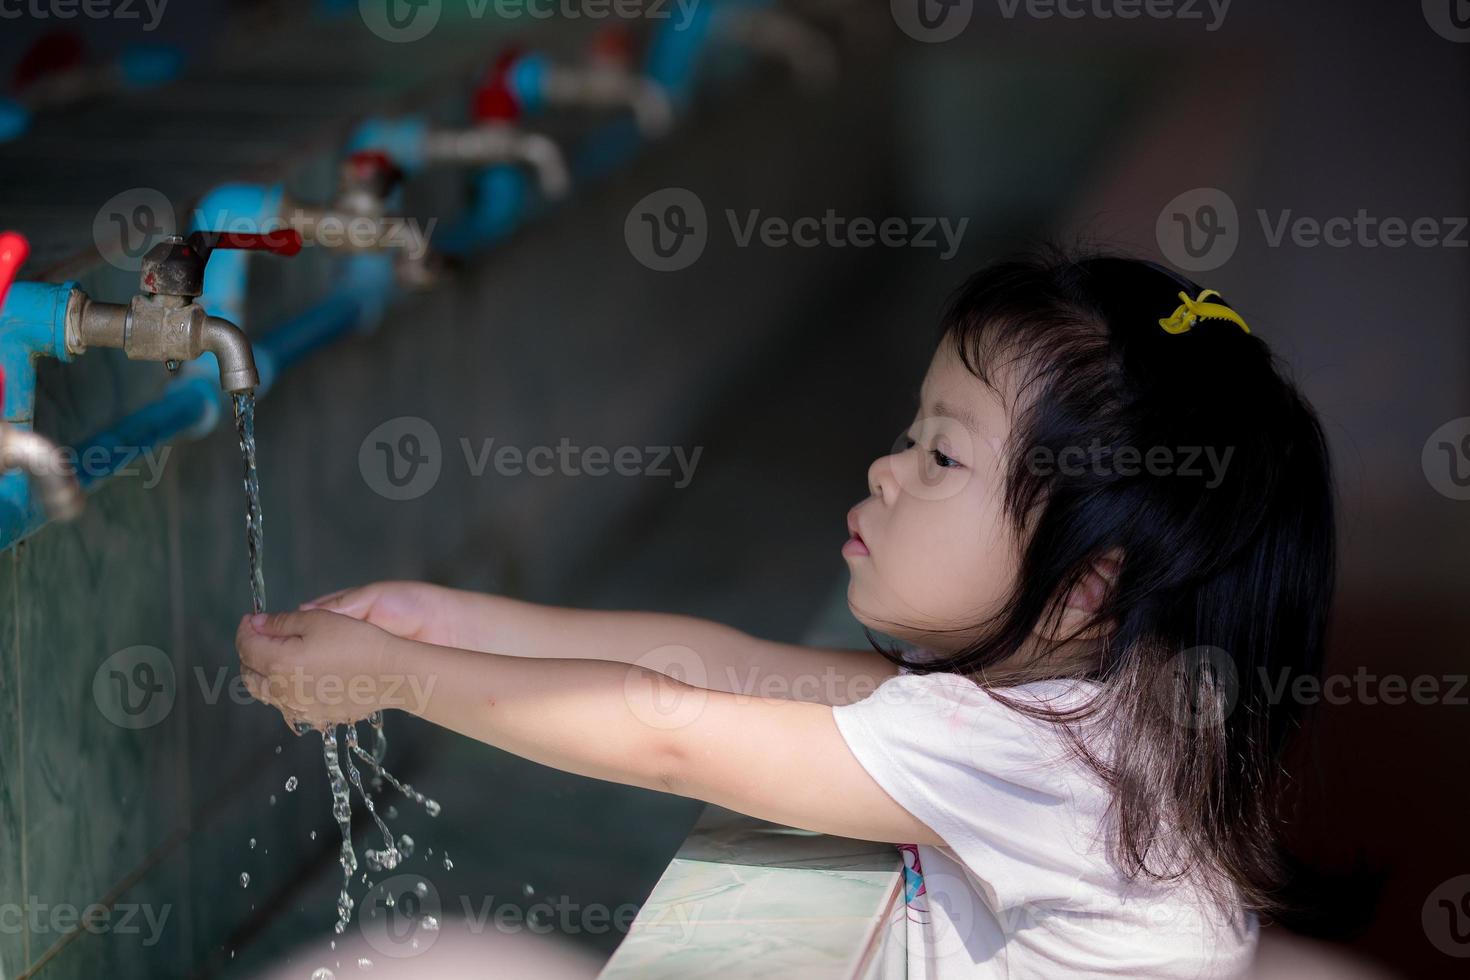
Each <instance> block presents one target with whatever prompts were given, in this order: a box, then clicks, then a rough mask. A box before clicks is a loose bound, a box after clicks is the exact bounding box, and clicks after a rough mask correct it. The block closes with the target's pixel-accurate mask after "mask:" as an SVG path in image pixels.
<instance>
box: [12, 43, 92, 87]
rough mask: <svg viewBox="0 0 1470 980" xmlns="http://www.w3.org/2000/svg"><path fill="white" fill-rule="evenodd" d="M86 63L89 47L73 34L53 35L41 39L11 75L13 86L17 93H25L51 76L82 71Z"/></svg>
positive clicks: (24, 56)
mask: <svg viewBox="0 0 1470 980" xmlns="http://www.w3.org/2000/svg"><path fill="white" fill-rule="evenodd" d="M86 63H87V47H86V45H85V44H84V43H83V42H82V39H81V37H80V36H79V35H78V34H76V32H74V31H51V32H50V33H48V34H43V35H41V37H40V38H38V39H37V40H36V43H35V44H32V45H31V46H30V47H29V48H28V49H27V50H26V53H25V54H23V55H21V59H20V62H19V63H18V64H17V65H16V66H15V72H14V73H13V74H12V75H11V84H12V85H13V86H14V87H15V90H16V91H17V92H20V91H24V90H25V89H27V88H29V87H31V86H32V85H34V84H35V83H36V82H39V81H41V80H42V79H44V78H46V76H48V75H63V74H66V73H67V72H73V71H76V70H78V69H80V68H82V67H83V66H84V65H85V64H86Z"/></svg>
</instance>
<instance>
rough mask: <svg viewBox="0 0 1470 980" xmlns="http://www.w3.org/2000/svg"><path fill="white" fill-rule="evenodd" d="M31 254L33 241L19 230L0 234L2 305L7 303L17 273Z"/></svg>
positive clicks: (0, 301) (0, 292)
mask: <svg viewBox="0 0 1470 980" xmlns="http://www.w3.org/2000/svg"><path fill="white" fill-rule="evenodd" d="M30 254H31V243H30V242H28V241H26V237H25V236H24V235H22V234H20V233H19V232H15V231H7V232H4V233H3V234H0V307H3V306H4V305H5V294H6V293H8V292H10V284H11V283H13V282H15V274H16V273H17V272H18V271H20V267H21V266H22V265H24V264H25V261H26V258H27V256H29V255H30Z"/></svg>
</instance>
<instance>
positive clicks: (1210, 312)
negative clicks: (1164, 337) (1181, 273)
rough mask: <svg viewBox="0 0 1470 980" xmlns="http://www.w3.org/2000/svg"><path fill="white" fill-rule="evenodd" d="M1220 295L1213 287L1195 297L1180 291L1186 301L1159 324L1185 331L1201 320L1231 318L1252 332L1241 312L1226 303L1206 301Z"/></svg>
mask: <svg viewBox="0 0 1470 980" xmlns="http://www.w3.org/2000/svg"><path fill="white" fill-rule="evenodd" d="M1219 295H1220V294H1219V293H1217V292H1215V291H1214V290H1213V289H1206V290H1203V291H1202V292H1201V293H1200V294H1199V295H1198V296H1196V297H1195V298H1194V299H1190V298H1189V294H1188V293H1180V294H1179V298H1180V299H1181V300H1183V301H1184V302H1183V304H1182V305H1181V306H1180V307H1179V309H1177V310H1175V311H1174V315H1173V316H1171V317H1169V318H1167V319H1164V320H1160V321H1159V326H1161V327H1163V328H1164V329H1165V330H1167V331H1168V332H1169V333H1185V332H1186V331H1188V330H1189V328H1190V327H1192V326H1194V325H1195V324H1196V323H1198V322H1199V321H1201V320H1229V321H1230V322H1231V323H1234V324H1236V325H1237V326H1239V327H1240V329H1242V330H1244V331H1245V332H1246V333H1250V332H1251V328H1250V327H1248V326H1246V325H1245V321H1244V320H1242V319H1241V318H1240V314H1239V313H1237V312H1235V311H1234V310H1232V309H1231V308H1230V307H1228V306H1226V305H1225V304H1224V303H1206V302H1205V300H1206V299H1208V298H1209V297H1211V296H1219Z"/></svg>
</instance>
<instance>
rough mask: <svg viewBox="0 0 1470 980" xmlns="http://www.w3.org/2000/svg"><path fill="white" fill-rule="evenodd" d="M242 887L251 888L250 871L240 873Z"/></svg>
mask: <svg viewBox="0 0 1470 980" xmlns="http://www.w3.org/2000/svg"><path fill="white" fill-rule="evenodd" d="M240 887H241V888H249V887H250V872H248V871H242V872H240Z"/></svg>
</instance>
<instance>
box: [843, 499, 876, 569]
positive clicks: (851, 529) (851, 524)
mask: <svg viewBox="0 0 1470 980" xmlns="http://www.w3.org/2000/svg"><path fill="white" fill-rule="evenodd" d="M847 533H848V534H849V535H850V537H849V538H848V539H847V543H846V544H844V545H843V546H842V553H843V554H844V555H849V556H852V557H854V558H856V557H859V556H862V555H868V554H872V552H870V551H868V544H867V542H866V541H864V540H863V535H862V532H861V531H860V530H858V522H857V508H856V507H854V508H853V509H852V510H850V511H848V512H847Z"/></svg>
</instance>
